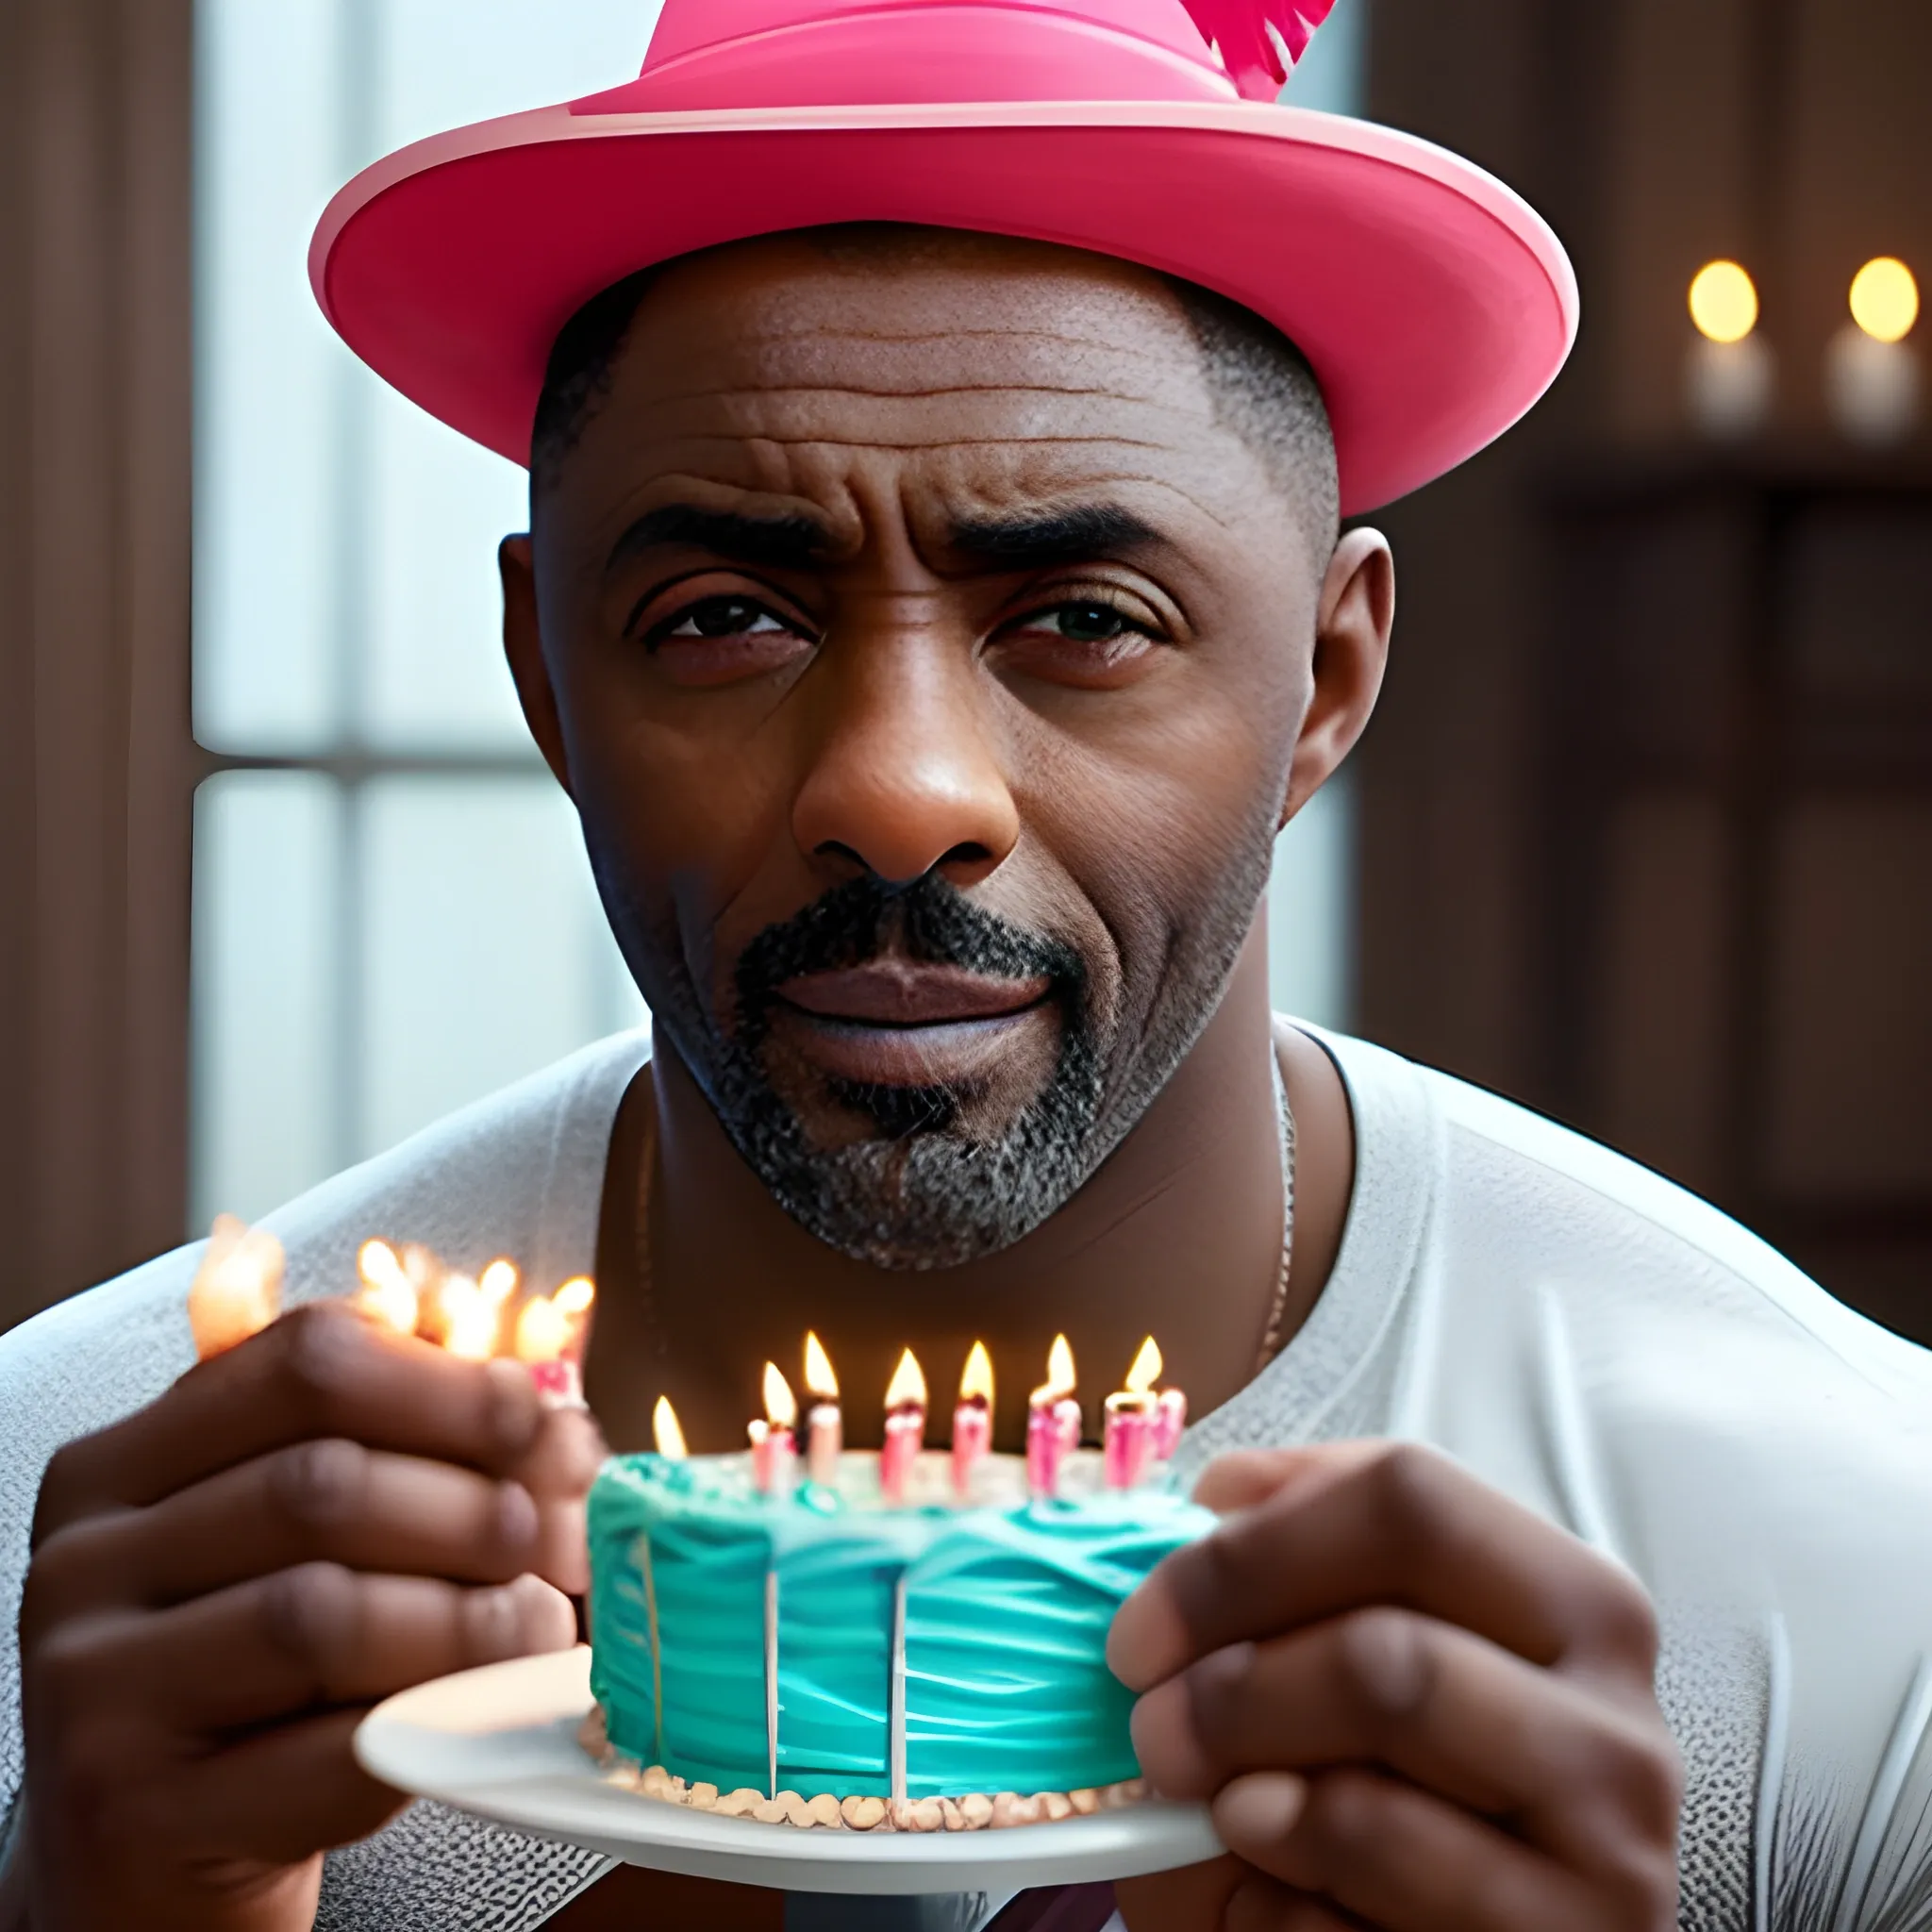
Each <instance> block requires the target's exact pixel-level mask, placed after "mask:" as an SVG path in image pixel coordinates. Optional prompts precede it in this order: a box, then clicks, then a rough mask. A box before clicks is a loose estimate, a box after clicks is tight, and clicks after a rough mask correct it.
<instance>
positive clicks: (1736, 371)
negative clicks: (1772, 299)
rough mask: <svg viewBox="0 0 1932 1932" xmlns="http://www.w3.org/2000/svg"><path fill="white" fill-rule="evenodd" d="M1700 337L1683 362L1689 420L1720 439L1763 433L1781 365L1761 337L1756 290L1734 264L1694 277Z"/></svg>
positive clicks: (1710, 266)
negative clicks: (1777, 367)
mask: <svg viewBox="0 0 1932 1932" xmlns="http://www.w3.org/2000/svg"><path fill="white" fill-rule="evenodd" d="M1690 309H1691V322H1692V324H1693V325H1695V327H1696V330H1697V333H1696V335H1695V337H1694V338H1693V339H1692V340H1691V343H1690V347H1689V351H1688V354H1687V357H1686V360H1685V364H1684V383H1685V392H1684V393H1685V401H1686V403H1687V404H1688V406H1689V408H1690V411H1691V421H1692V422H1693V423H1694V424H1695V425H1696V426H1697V427H1698V429H1700V430H1701V431H1702V432H1703V433H1704V434H1705V435H1706V436H1708V437H1712V438H1715V439H1718V440H1719V441H1727V440H1735V439H1738V438H1740V437H1746V436H1750V435H1752V434H1754V433H1755V432H1756V431H1757V430H1759V429H1761V428H1762V427H1763V426H1764V425H1765V422H1766V420H1767V419H1768V418H1769V416H1770V414H1771V404H1772V391H1773V389H1774V384H1775V378H1776V366H1775V362H1774V358H1773V356H1772V353H1771V351H1770V349H1769V348H1768V347H1766V345H1765V341H1764V338H1763V337H1762V336H1761V335H1759V334H1758V333H1757V285H1756V284H1755V283H1754V282H1753V281H1752V279H1751V277H1750V275H1749V274H1748V273H1747V272H1746V271H1745V270H1744V269H1743V268H1742V267H1740V265H1739V264H1738V263H1737V262H1735V261H1707V262H1706V263H1705V264H1704V266H1703V267H1702V268H1701V269H1699V270H1698V271H1697V273H1696V275H1693V276H1692V277H1691V291H1690Z"/></svg>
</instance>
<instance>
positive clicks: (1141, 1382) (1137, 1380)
mask: <svg viewBox="0 0 1932 1932" xmlns="http://www.w3.org/2000/svg"><path fill="white" fill-rule="evenodd" d="M1160 1370H1161V1360H1160V1344H1159V1343H1158V1341H1155V1339H1154V1338H1153V1336H1151V1335H1150V1336H1149V1337H1148V1338H1147V1340H1146V1341H1143V1342H1142V1343H1141V1352H1140V1354H1139V1355H1137V1356H1136V1357H1134V1366H1133V1367H1132V1368H1130V1369H1129V1370H1128V1371H1127V1389H1128V1391H1129V1392H1130V1393H1132V1394H1135V1395H1145V1394H1146V1393H1147V1392H1148V1391H1149V1390H1151V1389H1152V1388H1153V1387H1154V1385H1155V1383H1157V1382H1158V1381H1159V1380H1160Z"/></svg>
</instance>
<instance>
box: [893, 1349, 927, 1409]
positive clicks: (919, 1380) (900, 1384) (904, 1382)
mask: <svg viewBox="0 0 1932 1932" xmlns="http://www.w3.org/2000/svg"><path fill="white" fill-rule="evenodd" d="M886 1407H888V1408H924V1407H925V1373H924V1370H923V1369H921V1367H920V1366H919V1359H918V1357H916V1356H915V1355H914V1354H913V1353H912V1351H911V1350H910V1349H909V1348H908V1350H907V1351H906V1353H905V1354H904V1355H902V1356H901V1357H899V1366H898V1367H897V1368H896V1369H894V1370H893V1371H892V1379H891V1381H890V1382H888V1383H887V1384H886Z"/></svg>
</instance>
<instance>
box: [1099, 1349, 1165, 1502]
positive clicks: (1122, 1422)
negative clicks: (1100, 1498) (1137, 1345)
mask: <svg viewBox="0 0 1932 1932" xmlns="http://www.w3.org/2000/svg"><path fill="white" fill-rule="evenodd" d="M1159 1379H1160V1349H1159V1346H1158V1343H1157V1342H1156V1341H1155V1340H1154V1338H1153V1336H1151V1335H1150V1336H1149V1337H1148V1338H1147V1340H1146V1341H1143V1342H1142V1343H1141V1352H1140V1353H1139V1354H1138V1355H1137V1356H1135V1357H1134V1365H1133V1367H1132V1368H1130V1369H1129V1370H1128V1371H1127V1382H1126V1387H1125V1388H1124V1389H1119V1390H1116V1391H1114V1393H1113V1394H1111V1395H1109V1396H1108V1398H1107V1421H1106V1428H1107V1434H1106V1439H1105V1440H1106V1455H1107V1486H1108V1489H1110V1490H1131V1489H1132V1488H1133V1487H1134V1486H1135V1484H1136V1483H1138V1482H1139V1481H1140V1480H1141V1477H1142V1476H1143V1475H1145V1474H1146V1473H1147V1465H1148V1463H1149V1462H1150V1461H1152V1460H1153V1457H1154V1428H1155V1423H1156V1420H1157V1416H1156V1402H1155V1396H1154V1385H1155V1383H1156V1382H1158V1380H1159Z"/></svg>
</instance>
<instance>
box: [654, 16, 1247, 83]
mask: <svg viewBox="0 0 1932 1932" xmlns="http://www.w3.org/2000/svg"><path fill="white" fill-rule="evenodd" d="M967 4H969V5H970V6H972V7H973V8H974V10H983V11H985V12H987V13H988V14H991V15H995V16H1011V15H1014V14H1019V15H1023V16H1024V15H1029V14H1030V15H1041V14H1048V15H1058V16H1060V17H1063V18H1066V19H1071V20H1080V21H1088V22H1091V23H1092V24H1093V25H1096V26H1100V27H1104V28H1108V29H1110V30H1112V31H1114V32H1118V33H1129V34H1133V35H1134V36H1136V37H1137V38H1138V39H1141V40H1146V41H1152V42H1155V43H1156V44H1157V45H1159V46H1164V47H1167V48H1168V49H1169V50H1170V51H1171V52H1174V53H1176V54H1182V55H1185V56H1186V57H1187V58H1190V59H1193V60H1199V61H1201V62H1202V63H1203V64H1204V65H1206V64H1209V62H1210V58H1211V57H1210V56H1209V54H1208V47H1207V44H1206V42H1204V41H1203V39H1202V37H1201V33H1200V30H1199V29H1198V28H1197V27H1196V26H1195V25H1194V24H1193V22H1192V20H1191V18H1190V16H1189V13H1188V10H1187V8H1186V6H1185V4H1184V0H967ZM959 5H960V0H664V6H663V10H662V11H661V12H660V13H659V14H658V25H657V30H656V31H655V32H654V33H653V34H652V36H651V46H650V51H649V52H648V53H647V54H646V55H645V56H644V67H643V71H644V73H645V74H649V73H651V72H652V71H653V70H654V69H656V68H659V67H662V66H664V65H665V64H666V63H667V62H669V61H672V60H675V59H680V58H686V57H688V56H691V55H694V54H698V53H701V52H704V51H707V50H708V49H711V48H714V47H717V46H720V45H722V44H723V43H724V42H727V41H737V40H742V39H745V38H747V37H748V36H750V35H754V34H769V33H775V32H781V31H783V30H785V29H788V28H799V27H810V26H816V25H820V24H821V23H826V24H829V23H831V22H833V21H843V20H855V19H858V20H863V21H865V23H866V24H867V25H869V26H870V27H871V28H872V29H873V30H874V31H876V30H877V29H878V28H879V27H880V26H881V25H885V24H886V23H885V22H884V21H882V19H881V16H891V15H898V16H908V15H909V16H914V18H915V22H916V16H918V15H919V14H920V13H922V12H928V13H929V12H930V11H932V10H933V9H936V8H945V9H946V10H948V11H956V10H958V7H959ZM1005 24H1011V23H1010V22H1008V23H1005Z"/></svg>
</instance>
